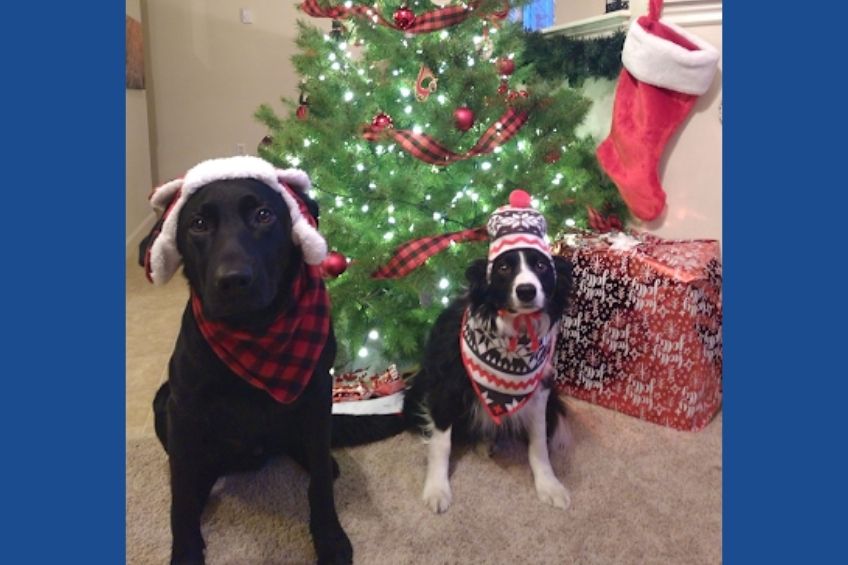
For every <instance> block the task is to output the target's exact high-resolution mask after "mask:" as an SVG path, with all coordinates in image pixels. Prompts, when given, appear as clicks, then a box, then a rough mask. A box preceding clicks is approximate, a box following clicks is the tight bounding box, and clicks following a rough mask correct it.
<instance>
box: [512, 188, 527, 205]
mask: <svg viewBox="0 0 848 565" xmlns="http://www.w3.org/2000/svg"><path fill="white" fill-rule="evenodd" d="M530 204H531V202H530V193H528V192H527V191H526V190H521V189H520V188H517V189H515V190H513V191H512V192H510V193H509V205H510V206H512V207H513V208H529V207H530Z"/></svg>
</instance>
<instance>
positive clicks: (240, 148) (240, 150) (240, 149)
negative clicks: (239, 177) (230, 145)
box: [236, 143, 247, 155]
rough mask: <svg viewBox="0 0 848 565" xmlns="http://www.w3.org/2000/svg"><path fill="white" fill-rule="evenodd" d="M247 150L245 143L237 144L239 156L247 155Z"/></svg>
mask: <svg viewBox="0 0 848 565" xmlns="http://www.w3.org/2000/svg"><path fill="white" fill-rule="evenodd" d="M246 153H247V150H246V149H245V145H244V143H236V154H237V155H245V154H246Z"/></svg>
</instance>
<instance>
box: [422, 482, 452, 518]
mask: <svg viewBox="0 0 848 565" xmlns="http://www.w3.org/2000/svg"><path fill="white" fill-rule="evenodd" d="M421 498H422V499H423V500H424V504H426V505H427V508H429V509H430V510H432V511H433V512H435V513H436V514H441V513H442V512H445V511H447V509H448V508H450V505H451V500H452V497H451V489H450V484H449V483H448V482H444V483H440V482H436V481H434V482H427V483H425V484H424V493H423V494H422V495H421Z"/></svg>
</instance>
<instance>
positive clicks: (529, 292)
mask: <svg viewBox="0 0 848 565" xmlns="http://www.w3.org/2000/svg"><path fill="white" fill-rule="evenodd" d="M515 295H516V296H517V297H518V299H519V300H520V301H522V302H530V301H532V300H533V299H534V298H536V286H535V285H532V284H520V285H518V286H517V287H515Z"/></svg>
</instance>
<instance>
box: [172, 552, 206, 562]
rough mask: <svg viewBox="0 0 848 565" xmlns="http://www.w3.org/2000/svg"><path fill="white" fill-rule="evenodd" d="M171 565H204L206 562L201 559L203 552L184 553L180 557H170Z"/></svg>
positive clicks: (173, 555) (174, 555)
mask: <svg viewBox="0 0 848 565" xmlns="http://www.w3.org/2000/svg"><path fill="white" fill-rule="evenodd" d="M171 565H206V560H205V559H204V558H203V550H201V551H200V553H196V552H191V553H189V552H185V553H183V554H182V555H176V554H172V555H171Z"/></svg>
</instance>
